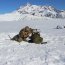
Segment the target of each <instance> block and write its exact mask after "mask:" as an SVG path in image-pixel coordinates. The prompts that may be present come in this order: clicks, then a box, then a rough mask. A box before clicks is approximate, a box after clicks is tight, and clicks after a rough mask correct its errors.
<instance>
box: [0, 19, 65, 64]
mask: <svg viewBox="0 0 65 65" xmlns="http://www.w3.org/2000/svg"><path fill="white" fill-rule="evenodd" d="M64 24H65V19H50V18H43V19H39V18H38V19H37V18H35V19H30V20H29V19H28V20H27V19H23V20H19V21H11V22H10V21H7V22H4V21H3V22H0V65H65V28H63V26H64ZM57 25H60V26H61V27H62V29H55V28H56V26H57ZM25 26H30V27H32V28H37V29H39V31H40V33H41V36H42V37H43V39H44V41H47V44H35V43H27V42H24V41H23V42H21V43H18V42H16V41H11V40H9V37H8V35H10V36H11V37H13V36H14V35H16V34H18V32H19V31H20V29H21V28H23V27H25Z"/></svg>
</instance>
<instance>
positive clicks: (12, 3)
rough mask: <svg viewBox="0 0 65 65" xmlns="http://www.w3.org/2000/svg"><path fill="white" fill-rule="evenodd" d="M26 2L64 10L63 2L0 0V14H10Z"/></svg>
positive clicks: (51, 0)
mask: <svg viewBox="0 0 65 65" xmlns="http://www.w3.org/2000/svg"><path fill="white" fill-rule="evenodd" d="M27 2H29V3H31V4H35V5H51V6H54V7H55V8H57V9H59V10H65V0H0V14H3V13H7V12H12V11H14V10H16V9H18V8H19V7H20V6H21V5H25V4H26V3H27Z"/></svg>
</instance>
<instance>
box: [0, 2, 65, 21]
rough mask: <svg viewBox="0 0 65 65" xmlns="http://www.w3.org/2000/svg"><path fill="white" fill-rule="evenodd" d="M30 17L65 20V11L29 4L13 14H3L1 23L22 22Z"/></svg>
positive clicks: (0, 16) (0, 17) (0, 18)
mask: <svg viewBox="0 0 65 65" xmlns="http://www.w3.org/2000/svg"><path fill="white" fill-rule="evenodd" d="M28 17H29V18H36V17H37V18H39V17H41V18H43V17H48V18H65V11H60V10H57V9H55V8H54V7H52V6H40V5H31V4H29V3H28V4H27V5H25V6H20V8H19V9H17V10H15V11H13V12H11V13H6V14H1V15H0V21H12V20H20V19H24V18H28Z"/></svg>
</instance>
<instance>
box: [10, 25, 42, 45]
mask: <svg viewBox="0 0 65 65" xmlns="http://www.w3.org/2000/svg"><path fill="white" fill-rule="evenodd" d="M27 38H29V40H27ZM11 40H15V41H17V42H21V41H27V42H29V43H36V44H40V43H43V38H42V37H41V36H40V33H39V32H38V31H37V29H32V28H29V27H28V26H26V27H24V28H23V29H21V30H20V32H19V34H17V35H15V36H14V37H13V38H11Z"/></svg>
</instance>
